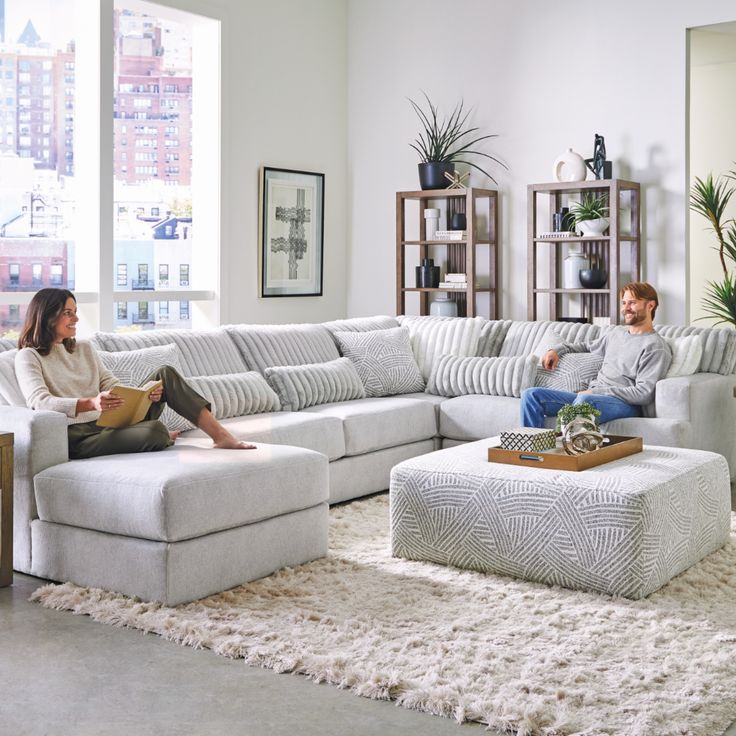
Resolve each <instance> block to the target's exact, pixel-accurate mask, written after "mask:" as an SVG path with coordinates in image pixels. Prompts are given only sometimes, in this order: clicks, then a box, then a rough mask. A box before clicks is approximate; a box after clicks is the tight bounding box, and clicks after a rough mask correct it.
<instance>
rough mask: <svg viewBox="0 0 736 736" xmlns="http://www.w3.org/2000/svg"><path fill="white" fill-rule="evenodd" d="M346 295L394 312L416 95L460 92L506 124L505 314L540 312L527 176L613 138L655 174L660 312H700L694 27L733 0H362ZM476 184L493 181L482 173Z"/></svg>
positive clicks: (724, 11) (502, 145)
mask: <svg viewBox="0 0 736 736" xmlns="http://www.w3.org/2000/svg"><path fill="white" fill-rule="evenodd" d="M348 3H349V13H348V60H349V73H348V81H349V88H348V131H349V133H348V150H349V161H348V177H349V185H350V201H349V205H348V206H349V210H350V212H351V219H350V223H349V241H350V243H351V256H350V260H349V264H348V278H347V280H348V286H349V290H348V304H347V311H348V314H350V315H364V314H375V313H395V294H394V280H395V275H394V263H395V259H394V193H395V191H397V190H403V189H416V188H418V180H417V173H416V171H417V169H416V163H417V159H416V154H415V153H414V152H413V151H412V150H411V149H410V148H409V146H408V144H409V142H410V141H411V140H412V139H413V138H414V136H415V135H416V133H417V126H418V124H417V121H416V119H415V118H414V114H413V112H412V111H411V109H410V107H409V104H408V102H407V101H406V97H407V96H412V97H416V96H417V95H418V94H419V91H420V90H422V89H424V90H426V91H427V92H428V93H429V94H430V96H431V97H432V98H433V100H434V101H435V102H437V103H439V104H440V105H442V106H443V108H445V109H447V108H450V107H452V106H453V105H454V104H455V102H456V101H457V100H458V99H459V98H460V97H462V98H464V100H465V102H466V104H467V105H471V106H473V107H474V108H475V111H476V112H475V118H474V122H475V123H476V124H478V125H480V126H481V127H482V128H483V129H484V130H485V131H487V132H492V133H498V134H500V137H499V138H498V139H497V140H495V141H493V142H492V148H490V149H489V150H492V152H495V153H496V154H498V155H499V156H500V157H502V158H503V159H504V160H505V161H506V162H507V163H508V165H509V166H510V171H509V172H508V173H506V172H504V171H503V170H499V171H498V176H496V178H497V180H498V182H499V185H500V190H501V198H502V208H501V215H502V219H501V238H502V251H503V254H502V284H501V286H502V289H503V292H502V315H503V316H504V317H505V318H517V319H518V318H525V317H526V185H527V184H528V183H531V182H545V181H549V180H550V179H551V167H552V162H553V161H554V159H555V158H556V157H557V156H558V155H559V154H560V153H561V152H562V151H564V150H565V149H566V148H567V147H568V146H571V147H573V148H574V149H575V150H577V151H579V152H580V153H582V154H583V155H584V156H586V157H589V156H590V155H591V154H592V147H593V135H594V133H601V134H602V135H604V136H605V139H606V148H607V153H608V158H609V159H611V160H613V162H614V175H616V176H619V177H621V178H630V179H633V180H635V181H640V182H641V183H642V185H643V217H642V224H643V236H644V246H643V264H642V265H643V276H644V278H645V279H646V280H649V281H651V282H652V283H654V284H655V286H656V287H657V288H658V290H659V291H660V294H661V302H662V304H661V307H660V310H659V312H658V313H657V319H658V321H659V322H668V323H684V322H685V320H686V315H687V308H686V304H687V299H686V281H687V279H686V264H687V253H686V248H685V223H686V217H687V188H688V187H687V182H686V171H685V166H686V141H685V127H686V126H685V115H686V110H685V98H686V28H688V27H692V26H698V25H705V24H710V23H718V22H723V21H727V20H733V19H734V17H735V16H736V8H734V6H733V3H732V1H731V0H703V1H701V2H699V3H697V4H696V3H693V2H691V0H671V2H668V3H667V4H666V6H665V5H664V4H662V3H657V2H641V0H621V1H620V2H618V3H615V4H608V5H605V6H602V5H600V4H596V3H590V2H586V1H584V0H559V1H558V2H555V3H543V2H539V1H537V0H517V2H515V3H510V2H505V1H504V0H455V2H453V3H447V2H444V1H442V0H398V1H397V0H371V1H370V2H368V1H367V0H348ZM473 183H475V184H477V185H485V184H487V183H488V182H487V181H485V180H484V179H482V178H480V179H479V178H477V177H475V176H473Z"/></svg>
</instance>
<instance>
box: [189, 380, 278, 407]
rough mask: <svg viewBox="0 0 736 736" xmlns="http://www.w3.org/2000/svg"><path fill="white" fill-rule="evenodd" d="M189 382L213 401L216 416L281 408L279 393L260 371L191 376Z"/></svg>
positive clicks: (208, 399) (198, 391)
mask: <svg viewBox="0 0 736 736" xmlns="http://www.w3.org/2000/svg"><path fill="white" fill-rule="evenodd" d="M187 383H189V384H190V385H191V386H192V388H193V389H194V390H195V391H197V393H199V394H200V395H202V396H204V398H205V399H207V401H209V402H210V403H211V404H212V413H213V414H214V415H215V417H216V418H217V419H228V418H229V417H240V416H244V415H246V414H261V413H263V412H269V411H279V409H280V408H281V402H280V401H279V397H278V395H277V394H276V392H275V391H274V390H273V389H272V388H271V387H270V386H269V385H268V381H266V379H265V378H264V377H263V376H262V375H261V374H260V373H258V372H257V371H247V372H245V373H226V374H224V375H221V376H192V377H191V378H188V379H187Z"/></svg>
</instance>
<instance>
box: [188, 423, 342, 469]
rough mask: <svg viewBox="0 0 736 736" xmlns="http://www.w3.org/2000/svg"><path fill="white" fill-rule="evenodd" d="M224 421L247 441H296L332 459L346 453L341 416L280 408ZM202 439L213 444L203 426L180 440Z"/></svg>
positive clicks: (293, 442) (288, 443) (299, 444)
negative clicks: (280, 409)
mask: <svg viewBox="0 0 736 736" xmlns="http://www.w3.org/2000/svg"><path fill="white" fill-rule="evenodd" d="M221 424H222V425H223V426H225V427H227V429H228V431H230V432H232V433H233V434H234V435H235V436H236V437H238V438H239V439H241V440H245V441H246V442H267V443H269V444H273V445H294V446H295V447H304V448H306V449H307V450H314V451H315V452H321V453H322V454H323V455H327V457H328V458H329V460H330V461H332V460H337V459H338V458H341V457H343V456H344V455H345V437H344V435H343V431H342V421H341V420H340V419H339V418H338V417H331V416H321V415H319V414H309V413H307V412H305V411H299V412H295V411H294V412H292V411H277V412H269V413H267V414H251V415H249V416H243V417H233V418H231V419H223V420H222V422H221ZM189 440H197V443H198V444H201V443H200V442H199V441H200V440H203V441H204V445H205V446H206V445H207V444H212V442H211V440H210V439H209V438H208V437H207V435H206V434H205V433H204V432H203V431H202V430H201V429H193V430H191V431H190V432H185V433H184V434H182V435H181V437H180V439H179V440H177V444H179V442H184V443H186V442H188V441H189Z"/></svg>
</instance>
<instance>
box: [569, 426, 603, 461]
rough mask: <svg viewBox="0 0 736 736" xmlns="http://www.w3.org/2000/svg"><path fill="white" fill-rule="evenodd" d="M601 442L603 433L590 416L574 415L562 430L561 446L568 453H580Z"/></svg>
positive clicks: (594, 448)
mask: <svg viewBox="0 0 736 736" xmlns="http://www.w3.org/2000/svg"><path fill="white" fill-rule="evenodd" d="M602 444H603V435H602V434H601V432H599V431H598V426H597V425H596V423H595V419H593V418H592V417H575V419H573V420H572V421H571V422H570V423H569V424H566V425H565V427H564V428H563V430H562V446H563V448H564V449H565V452H566V453H567V454H568V455H582V454H584V453H586V452H590V451H591V450H597V449H598V448H599V447H600V446H601V445H602Z"/></svg>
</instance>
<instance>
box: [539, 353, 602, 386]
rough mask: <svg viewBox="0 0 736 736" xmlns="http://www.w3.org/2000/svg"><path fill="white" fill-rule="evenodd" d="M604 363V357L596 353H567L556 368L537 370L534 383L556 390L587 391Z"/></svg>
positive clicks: (562, 356)
mask: <svg viewBox="0 0 736 736" xmlns="http://www.w3.org/2000/svg"><path fill="white" fill-rule="evenodd" d="M602 365H603V358H602V357H601V356H600V355H595V354H594V353H565V354H564V355H561V356H560V360H559V362H558V363H557V367H556V368H555V369H554V370H552V371H548V370H545V369H544V368H541V367H540V368H539V370H537V377H536V380H535V381H534V385H535V386H541V387H542V388H551V389H554V390H555V391H570V392H572V393H577V392H578V391H585V390H586V389H587V388H588V386H590V382H591V381H592V380H593V379H594V378H595V377H596V376H597V375H598V372H599V371H600V369H601V366H602Z"/></svg>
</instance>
